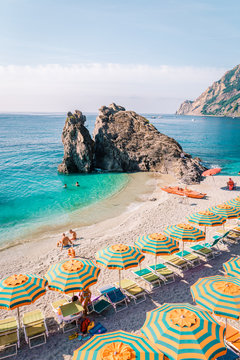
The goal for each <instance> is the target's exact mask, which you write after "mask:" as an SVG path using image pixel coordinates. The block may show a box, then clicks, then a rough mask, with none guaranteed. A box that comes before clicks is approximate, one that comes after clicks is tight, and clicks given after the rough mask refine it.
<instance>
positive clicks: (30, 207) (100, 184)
mask: <svg viewBox="0 0 240 360" xmlns="http://www.w3.org/2000/svg"><path fill="white" fill-rule="evenodd" d="M145 116H146V117H147V118H148V119H149V120H150V122H152V123H153V124H154V125H155V126H156V127H157V128H158V130H159V131H161V132H163V133H165V134H166V135H169V136H171V137H174V138H175V139H176V140H177V141H179V142H180V144H181V145H182V146H183V148H184V150H185V151H186V152H189V153H191V154H192V155H194V156H199V157H200V158H201V159H202V160H203V161H204V163H205V164H206V165H208V166H209V167H222V168H223V172H222V174H228V175H236V174H237V172H238V171H239V170H240V156H239V154H240V141H239V139H240V119H231V118H227V119H226V118H208V117H186V116H174V115H163V116H162V117H160V118H156V119H152V118H151V115H145ZM95 118H96V115H94V114H89V115H88V116H87V126H88V128H89V131H90V132H92V130H93V127H94V121H95ZM193 119H194V120H195V121H192V120H193ZM64 121H65V114H0V184H1V186H0V244H1V243H2V242H3V241H10V240H14V239H16V238H18V237H23V236H25V235H26V236H29V234H31V233H33V231H34V230H37V229H40V228H41V227H43V226H46V225H47V224H49V225H52V224H63V223H64V222H66V220H67V218H68V217H69V216H70V214H71V212H72V211H74V210H76V209H78V208H81V207H85V206H87V205H89V204H93V203H95V202H96V201H99V200H102V199H104V198H106V197H108V196H110V195H112V194H114V193H115V192H117V191H119V190H120V189H121V188H122V187H123V186H125V185H126V183H127V181H128V176H127V175H126V174H107V173H105V174H90V175H80V174H79V175H60V174H58V173H57V165H58V164H59V163H60V162H61V160H62V156H63V146H62V143H61V132H62V127H63V125H64ZM76 181H78V182H79V184H80V187H79V188H77V187H76V186H75V185H74V184H75V183H76ZM64 183H66V184H67V186H68V187H67V189H64V188H63V184H64ZM93 220H94V219H93ZM33 234H34V233H33Z"/></svg>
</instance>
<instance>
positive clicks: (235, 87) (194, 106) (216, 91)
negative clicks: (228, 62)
mask: <svg viewBox="0 0 240 360" xmlns="http://www.w3.org/2000/svg"><path fill="white" fill-rule="evenodd" d="M176 114H179V115H215V116H240V65H237V66H235V67H234V68H233V69H232V70H230V71H228V72H226V74H225V75H224V76H223V77H222V78H221V79H220V80H218V81H216V82H214V83H213V85H212V86H210V87H209V88H208V89H207V90H206V91H204V92H203V93H202V94H201V95H200V96H199V97H198V98H197V99H196V100H195V101H190V100H186V101H184V102H183V103H182V104H181V105H180V108H179V109H178V110H177V112H176Z"/></svg>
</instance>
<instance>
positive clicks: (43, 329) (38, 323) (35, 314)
mask: <svg viewBox="0 0 240 360" xmlns="http://www.w3.org/2000/svg"><path fill="white" fill-rule="evenodd" d="M22 324H23V330H24V335H25V340H26V343H27V344H28V345H29V348H30V349H32V348H34V347H37V346H40V345H43V344H46V337H47V336H48V328H47V324H46V321H45V318H44V315H43V313H42V312H41V310H34V311H30V312H27V313H25V314H23V318H22ZM40 338H41V339H42V341H40V343H39V342H37V343H36V344H33V341H34V340H36V339H40Z"/></svg>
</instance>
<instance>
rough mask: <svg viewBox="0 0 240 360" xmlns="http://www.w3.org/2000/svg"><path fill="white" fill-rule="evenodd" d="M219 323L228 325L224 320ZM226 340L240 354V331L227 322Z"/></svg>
mask: <svg viewBox="0 0 240 360" xmlns="http://www.w3.org/2000/svg"><path fill="white" fill-rule="evenodd" d="M219 323H220V325H222V326H224V327H225V326H226V325H225V324H224V323H223V322H219ZM225 342H226V344H227V346H228V347H229V348H230V349H232V350H233V351H234V352H235V353H236V354H238V356H239V355H240V332H239V330H238V329H236V328H235V327H233V326H231V325H230V324H227V329H226V338H225Z"/></svg>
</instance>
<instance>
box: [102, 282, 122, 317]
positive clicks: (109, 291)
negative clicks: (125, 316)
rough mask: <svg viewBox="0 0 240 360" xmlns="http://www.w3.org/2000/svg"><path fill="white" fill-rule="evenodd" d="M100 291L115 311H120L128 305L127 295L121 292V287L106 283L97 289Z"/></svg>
mask: <svg viewBox="0 0 240 360" xmlns="http://www.w3.org/2000/svg"><path fill="white" fill-rule="evenodd" d="M99 291H100V293H101V294H102V295H104V296H105V297H106V299H107V301H108V302H109V303H110V304H111V305H112V306H113V308H114V310H115V312H119V311H122V310H124V309H126V308H127V307H128V304H127V300H128V298H127V296H126V295H125V294H123V293H122V291H121V289H119V288H116V287H115V286H112V285H107V286H104V287H102V288H101V289H99Z"/></svg>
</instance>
